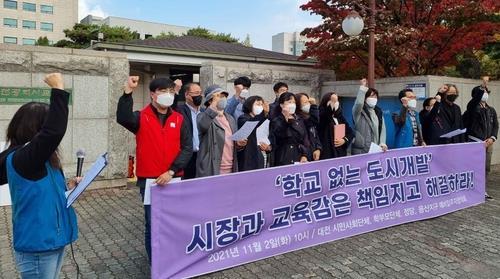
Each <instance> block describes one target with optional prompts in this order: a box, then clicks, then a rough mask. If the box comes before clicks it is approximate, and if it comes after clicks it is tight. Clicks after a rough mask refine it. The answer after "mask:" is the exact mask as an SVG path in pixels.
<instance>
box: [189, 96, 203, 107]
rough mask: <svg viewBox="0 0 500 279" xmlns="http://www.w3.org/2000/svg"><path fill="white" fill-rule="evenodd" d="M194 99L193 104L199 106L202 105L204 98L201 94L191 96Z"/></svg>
mask: <svg viewBox="0 0 500 279" xmlns="http://www.w3.org/2000/svg"><path fill="white" fill-rule="evenodd" d="M191 98H192V99H193V104H194V105H195V106H199V105H201V101H202V100H203V97H202V96H201V95H200V96H194V97H191Z"/></svg>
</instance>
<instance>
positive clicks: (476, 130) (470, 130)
mask: <svg viewBox="0 0 500 279" xmlns="http://www.w3.org/2000/svg"><path fill="white" fill-rule="evenodd" d="M483 93H484V91H483V90H482V89H481V88H480V87H479V86H478V87H475V88H474V89H473V90H472V100H470V101H469V103H468V104H467V110H466V111H465V112H464V115H463V120H464V125H465V127H466V128H467V135H468V136H469V135H470V136H473V137H475V138H478V139H480V140H486V139H488V138H491V137H494V138H495V139H496V138H497V135H498V118H497V112H496V110H495V108H493V107H490V106H489V105H488V104H486V103H484V105H481V97H482V96H483ZM469 141H472V140H470V139H469Z"/></svg>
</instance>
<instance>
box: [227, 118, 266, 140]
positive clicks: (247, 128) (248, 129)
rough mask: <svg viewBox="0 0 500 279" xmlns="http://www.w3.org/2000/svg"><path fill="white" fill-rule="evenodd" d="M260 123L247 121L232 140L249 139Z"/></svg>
mask: <svg viewBox="0 0 500 279" xmlns="http://www.w3.org/2000/svg"><path fill="white" fill-rule="evenodd" d="M257 124H259V121H247V122H245V124H244V125H243V126H242V127H241V128H240V129H239V130H238V131H236V133H234V134H233V135H232V136H231V139H232V140H234V141H238V140H244V139H247V138H248V136H250V134H251V133H252V131H253V129H255V127H257Z"/></svg>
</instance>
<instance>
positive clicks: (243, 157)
mask: <svg viewBox="0 0 500 279" xmlns="http://www.w3.org/2000/svg"><path fill="white" fill-rule="evenodd" d="M265 120H266V117H265V115H264V113H261V114H259V115H256V116H255V117H252V116H251V115H250V114H248V113H244V114H242V115H241V116H240V117H239V118H238V129H240V128H241V127H243V125H244V124H245V122H247V121H259V124H258V125H257V127H256V128H255V129H254V130H253V132H252V133H251V134H250V136H248V142H247V145H246V146H245V147H244V148H243V149H241V150H239V151H238V171H247V170H256V169H262V168H264V155H263V154H262V152H261V150H260V148H259V146H258V145H257V128H258V127H259V126H260V125H261V124H262V122H264V121H265Z"/></svg>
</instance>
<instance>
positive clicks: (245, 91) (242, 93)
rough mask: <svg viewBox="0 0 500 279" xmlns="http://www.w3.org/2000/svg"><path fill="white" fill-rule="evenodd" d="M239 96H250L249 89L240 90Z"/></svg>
mask: <svg viewBox="0 0 500 279" xmlns="http://www.w3.org/2000/svg"><path fill="white" fill-rule="evenodd" d="M240 97H241V98H248V97H250V91H248V89H243V90H241V94H240Z"/></svg>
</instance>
